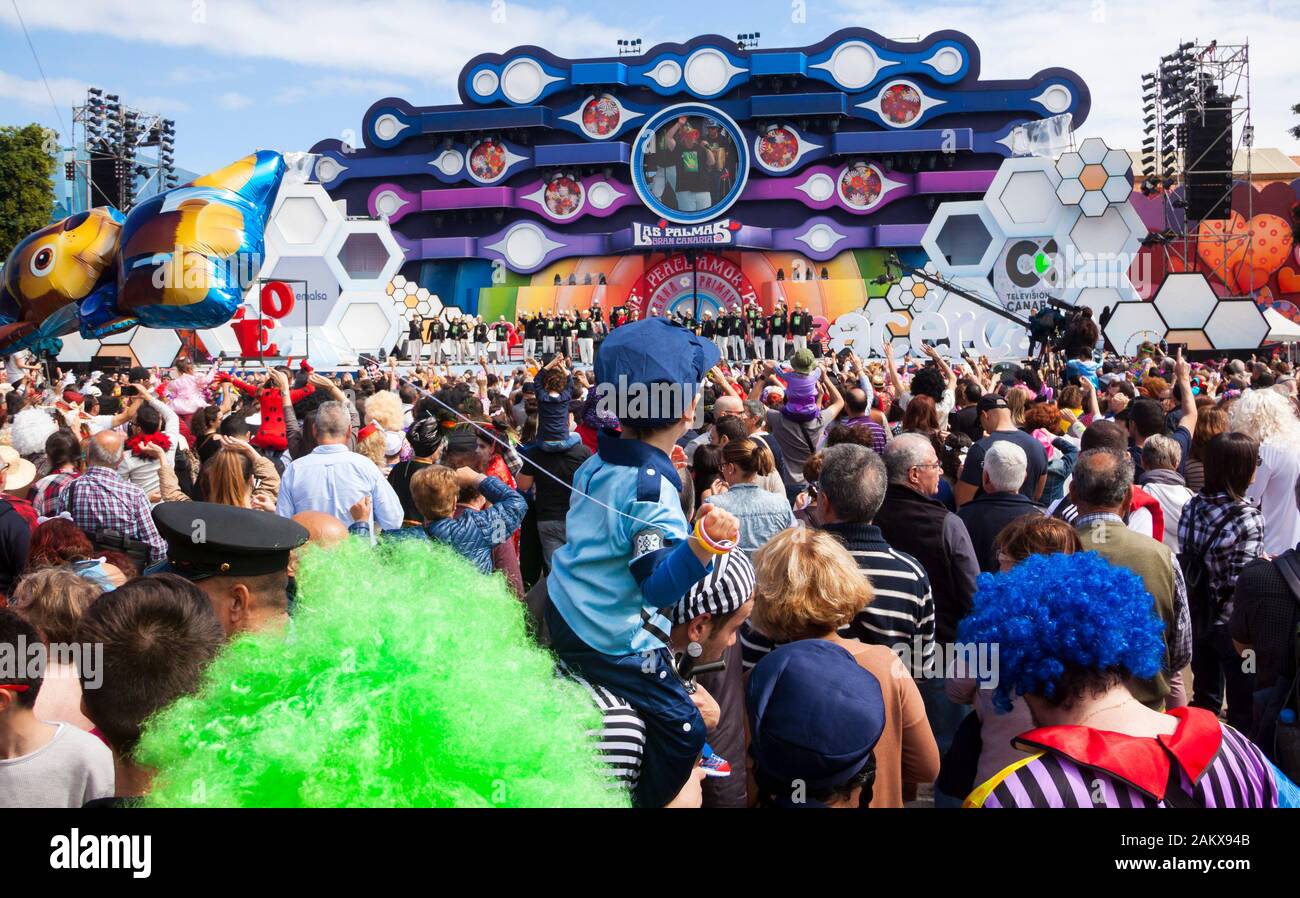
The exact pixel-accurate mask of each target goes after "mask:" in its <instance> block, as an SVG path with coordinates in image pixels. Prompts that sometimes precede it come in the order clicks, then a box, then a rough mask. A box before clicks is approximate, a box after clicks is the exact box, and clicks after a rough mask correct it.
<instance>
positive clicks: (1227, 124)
mask: <svg viewBox="0 0 1300 898" xmlns="http://www.w3.org/2000/svg"><path fill="white" fill-rule="evenodd" d="M1218 103H1220V104H1223V105H1218V106H1210V107H1207V108H1206V110H1205V115H1204V116H1201V115H1200V114H1199V113H1192V114H1191V115H1190V116H1189V117H1188V122H1187V124H1186V126H1185V127H1186V129H1187V130H1186V142H1185V143H1184V144H1183V164H1184V165H1185V166H1186V184H1187V190H1186V196H1185V197H1184V199H1186V200H1187V220H1188V221H1202V220H1205V219H1219V218H1228V217H1229V215H1230V214H1231V212H1232V202H1231V201H1232V109H1231V108H1230V107H1229V106H1227V105H1226V104H1227V100H1224V99H1222V98H1219V100H1218Z"/></svg>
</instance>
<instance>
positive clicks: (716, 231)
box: [632, 218, 740, 246]
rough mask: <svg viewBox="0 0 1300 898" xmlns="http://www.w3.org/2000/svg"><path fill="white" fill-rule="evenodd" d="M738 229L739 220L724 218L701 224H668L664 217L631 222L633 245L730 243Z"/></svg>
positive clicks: (712, 244)
mask: <svg viewBox="0 0 1300 898" xmlns="http://www.w3.org/2000/svg"><path fill="white" fill-rule="evenodd" d="M739 230H740V222H738V221H732V220H731V219H729V218H724V219H721V220H719V221H714V222H710V223H709V224H703V225H670V224H669V223H668V222H667V220H666V219H662V218H661V219H659V223H658V224H652V225H650V224H642V223H641V222H633V223H632V244H633V245H634V246H722V245H727V244H730V243H731V242H732V240H733V235H734V234H735V233H736V231H739Z"/></svg>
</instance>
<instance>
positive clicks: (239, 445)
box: [149, 434, 280, 512]
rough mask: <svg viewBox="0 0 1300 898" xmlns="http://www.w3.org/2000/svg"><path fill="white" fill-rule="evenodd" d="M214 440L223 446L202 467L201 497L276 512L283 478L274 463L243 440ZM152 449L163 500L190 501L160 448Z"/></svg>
mask: <svg viewBox="0 0 1300 898" xmlns="http://www.w3.org/2000/svg"><path fill="white" fill-rule="evenodd" d="M212 439H214V440H217V441H219V442H220V444H221V445H220V446H219V447H218V448H217V450H216V451H215V452H213V453H212V454H211V455H209V456H208V458H207V460H206V461H204V462H203V464H202V466H201V467H200V468H199V477H198V483H197V487H198V498H199V499H200V500H202V501H204V502H216V503H218V504H220V505H233V506H235V507H237V508H256V509H258V510H260V511H270V512H274V511H275V501H276V499H277V498H278V497H279V495H280V475H279V474H278V473H277V472H276V470H275V464H274V463H273V462H272V461H271V460H270V459H269V458H267V457H266V456H264V455H262V454H261V453H260V452H258V451H257V450H256V449H254V448H253V447H252V446H250V445H249V444H248V443H245V442H243V441H242V440H236V439H234V438H233V437H227V436H222V435H219V434H218V435H216V436H214V437H212ZM149 448H150V449H151V450H156V451H155V455H156V456H157V457H158V458H159V460H160V462H161V467H159V469H158V485H159V491H160V493H161V495H162V501H164V502H187V501H189V499H190V497H189V496H188V495H186V494H185V492H184V491H183V490H182V489H181V488H180V485H179V484H178V483H177V481H176V471H175V469H173V468H172V467H171V465H169V464H167V460H166V458H165V457H164V456H163V455H162V453H161V450H160V449H159V447H157V446H152V447H149Z"/></svg>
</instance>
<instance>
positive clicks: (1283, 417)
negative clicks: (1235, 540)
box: [1228, 390, 1300, 555]
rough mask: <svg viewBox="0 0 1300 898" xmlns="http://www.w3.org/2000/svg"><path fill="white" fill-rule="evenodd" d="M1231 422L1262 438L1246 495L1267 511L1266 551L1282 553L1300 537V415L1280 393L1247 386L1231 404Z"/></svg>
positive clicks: (1258, 439) (1240, 430)
mask: <svg viewBox="0 0 1300 898" xmlns="http://www.w3.org/2000/svg"><path fill="white" fill-rule="evenodd" d="M1228 427H1229V428H1230V429H1231V430H1234V431H1236V432H1237V433H1244V434H1245V435H1246V436H1248V437H1250V438H1251V439H1252V440H1254V441H1255V442H1257V443H1259V467H1258V468H1256V469H1255V479H1254V481H1253V482H1252V483H1251V484H1250V487H1249V488H1248V489H1247V490H1246V497H1247V498H1249V499H1254V500H1255V501H1256V502H1258V503H1259V509H1260V511H1261V512H1263V514H1264V551H1265V552H1267V553H1268V554H1269V555H1281V554H1282V553H1283V552H1285V551H1286V550H1287V549H1293V548H1295V545H1296V543H1298V542H1300V494H1298V493H1297V484H1300V418H1296V414H1295V407H1294V406H1293V405H1292V404H1291V400H1289V399H1287V398H1286V397H1285V396H1283V395H1282V394H1281V393H1278V392H1277V391H1275V390H1247V391H1246V392H1245V393H1243V394H1242V396H1241V398H1240V399H1238V400H1237V401H1236V402H1234V403H1233V404H1232V405H1231V406H1229V408H1228Z"/></svg>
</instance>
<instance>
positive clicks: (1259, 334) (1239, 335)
mask: <svg viewBox="0 0 1300 898" xmlns="http://www.w3.org/2000/svg"><path fill="white" fill-rule="evenodd" d="M1205 336H1206V337H1208V338H1209V340H1210V342H1211V343H1213V344H1214V348H1215V349H1255V348H1257V347H1258V346H1259V344H1260V343H1262V342H1264V338H1265V337H1266V336H1268V322H1267V321H1266V320H1265V319H1264V314H1263V313H1262V312H1261V311H1260V310H1259V306H1257V305H1255V303H1254V301H1253V300H1249V299H1233V300H1221V301H1220V302H1219V303H1218V304H1217V305H1216V306H1215V307H1214V311H1213V312H1211V313H1210V320H1209V321H1207V322H1206V323H1205Z"/></svg>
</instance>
